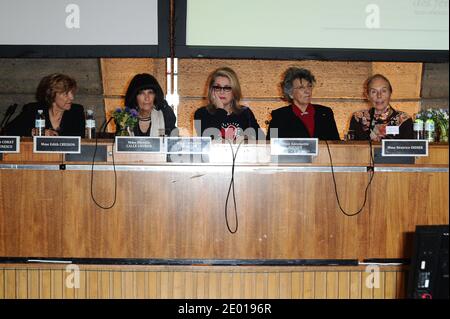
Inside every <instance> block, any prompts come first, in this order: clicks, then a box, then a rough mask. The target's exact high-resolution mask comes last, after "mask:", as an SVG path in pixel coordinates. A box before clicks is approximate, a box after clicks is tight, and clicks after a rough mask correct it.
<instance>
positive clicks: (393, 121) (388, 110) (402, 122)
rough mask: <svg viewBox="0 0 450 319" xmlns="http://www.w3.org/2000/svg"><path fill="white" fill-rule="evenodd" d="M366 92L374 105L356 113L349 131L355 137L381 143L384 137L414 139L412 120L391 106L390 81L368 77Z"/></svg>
mask: <svg viewBox="0 0 450 319" xmlns="http://www.w3.org/2000/svg"><path fill="white" fill-rule="evenodd" d="M365 91H366V96H367V99H368V101H369V102H370V104H371V106H372V107H371V108H370V109H369V110H363V111H358V112H355V113H353V115H352V119H351V121H350V131H352V132H354V136H355V139H356V140H369V138H370V139H371V140H372V141H376V142H379V141H381V140H382V139H385V138H391V139H412V138H413V137H414V131H413V122H412V119H411V117H410V116H409V115H408V114H406V113H405V112H401V111H397V110H395V109H394V108H392V106H391V104H390V101H391V95H392V86H391V83H390V82H389V80H388V79H387V78H386V77H385V76H383V75H381V74H375V75H373V76H371V77H369V78H368V79H367V80H366V84H365Z"/></svg>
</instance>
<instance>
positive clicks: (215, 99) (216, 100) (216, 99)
mask: <svg viewBox="0 0 450 319" xmlns="http://www.w3.org/2000/svg"><path fill="white" fill-rule="evenodd" d="M212 98H213V103H214V105H215V106H216V107H217V108H218V109H223V108H224V105H223V102H222V100H221V99H220V98H219V96H218V95H217V92H216V91H214V90H213V92H212Z"/></svg>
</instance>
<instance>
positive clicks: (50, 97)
mask: <svg viewBox="0 0 450 319" xmlns="http://www.w3.org/2000/svg"><path fill="white" fill-rule="evenodd" d="M76 90H77V83H76V81H75V80H74V79H73V78H71V77H69V76H67V75H65V74H61V73H54V74H50V75H48V76H45V77H44V78H42V80H41V81H40V83H39V85H38V87H37V90H36V100H37V102H34V103H29V104H26V105H24V107H23V109H22V112H21V113H20V114H19V115H18V116H17V117H16V118H15V119H14V120H13V121H12V122H11V123H10V124H9V125H8V127H7V128H6V133H7V134H8V135H17V136H34V135H36V129H35V128H34V127H35V119H36V114H37V112H38V110H42V113H43V115H44V118H45V130H44V134H45V135H46V136H59V135H61V136H81V137H84V134H85V132H84V128H85V117H84V108H83V106H82V105H80V104H74V103H73V100H74V98H75V93H76Z"/></svg>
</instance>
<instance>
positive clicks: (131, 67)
mask: <svg viewBox="0 0 450 319" xmlns="http://www.w3.org/2000/svg"><path fill="white" fill-rule="evenodd" d="M100 65H101V70H102V82H103V92H104V95H106V96H111V95H113V96H125V93H126V90H127V87H128V84H129V83H130V81H131V79H132V78H133V76H135V75H136V74H138V73H150V74H152V75H153V76H154V77H155V78H156V79H157V80H158V82H159V84H160V85H161V87H162V88H163V91H164V92H166V60H165V59H147V58H141V59H116V58H114V59H100Z"/></svg>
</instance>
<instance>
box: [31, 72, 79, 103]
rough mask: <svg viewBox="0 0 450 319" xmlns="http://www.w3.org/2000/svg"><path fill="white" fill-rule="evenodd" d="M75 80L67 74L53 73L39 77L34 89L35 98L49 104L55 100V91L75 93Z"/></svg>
mask: <svg viewBox="0 0 450 319" xmlns="http://www.w3.org/2000/svg"><path fill="white" fill-rule="evenodd" d="M76 90H77V82H76V81H75V79H73V78H71V77H70V76H68V75H65V74H61V73H53V74H50V75H47V76H45V77H43V78H42V79H41V81H40V82H39V85H38V87H37V90H36V100H37V101H38V102H39V103H41V104H44V105H47V106H50V105H51V104H52V103H53V102H54V101H55V96H56V93H65V92H70V91H72V93H75V91H76Z"/></svg>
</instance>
